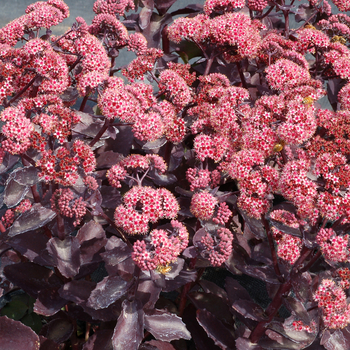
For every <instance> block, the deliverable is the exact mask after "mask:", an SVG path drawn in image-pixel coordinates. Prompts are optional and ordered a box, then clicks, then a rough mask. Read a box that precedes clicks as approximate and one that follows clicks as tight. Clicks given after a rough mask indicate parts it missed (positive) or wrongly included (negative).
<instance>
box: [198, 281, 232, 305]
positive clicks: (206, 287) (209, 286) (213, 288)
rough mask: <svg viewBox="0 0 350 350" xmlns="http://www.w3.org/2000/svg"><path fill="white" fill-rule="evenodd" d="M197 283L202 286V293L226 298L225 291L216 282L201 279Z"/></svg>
mask: <svg viewBox="0 0 350 350" xmlns="http://www.w3.org/2000/svg"><path fill="white" fill-rule="evenodd" d="M199 284H200V286H201V287H202V289H203V291H204V293H211V294H213V295H216V296H217V297H219V298H220V299H222V300H227V293H226V292H225V290H223V289H222V288H220V287H219V286H218V285H217V284H215V283H213V282H210V281H207V280H203V279H202V280H200V281H199Z"/></svg>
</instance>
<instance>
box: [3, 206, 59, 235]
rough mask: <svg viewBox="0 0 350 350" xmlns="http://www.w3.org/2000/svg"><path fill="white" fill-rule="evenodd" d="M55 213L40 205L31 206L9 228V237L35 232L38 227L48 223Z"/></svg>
mask: <svg viewBox="0 0 350 350" xmlns="http://www.w3.org/2000/svg"><path fill="white" fill-rule="evenodd" d="M55 216H56V213H55V212H54V211H53V210H51V209H48V208H45V207H43V206H42V205H41V204H40V203H34V204H33V206H32V207H31V208H30V209H29V210H28V211H26V212H25V213H23V214H22V215H21V216H20V217H19V218H18V219H17V220H16V221H15V222H14V223H13V225H12V226H11V229H10V232H9V236H10V237H13V236H16V235H19V234H21V233H23V232H27V231H32V230H36V229H37V228H39V227H42V226H44V225H46V224H47V223H48V222H50V221H51V220H52V219H53V218H54V217H55Z"/></svg>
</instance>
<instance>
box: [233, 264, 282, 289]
mask: <svg viewBox="0 0 350 350" xmlns="http://www.w3.org/2000/svg"><path fill="white" fill-rule="evenodd" d="M236 268H237V269H238V270H240V271H241V272H243V273H245V274H246V275H248V276H252V277H255V278H258V279H260V280H262V281H265V282H268V283H273V284H280V282H279V281H278V279H277V277H276V274H275V272H274V269H273V266H271V265H270V266H266V265H265V266H254V265H238V264H237V265H236Z"/></svg>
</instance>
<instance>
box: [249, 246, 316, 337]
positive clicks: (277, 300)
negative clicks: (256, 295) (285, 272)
mask: <svg viewBox="0 0 350 350" xmlns="http://www.w3.org/2000/svg"><path fill="white" fill-rule="evenodd" d="M311 253H312V251H311V249H309V248H306V247H304V249H303V250H302V252H301V254H300V256H299V258H298V260H297V261H296V262H295V264H294V266H293V268H292V270H291V272H290V274H289V277H288V280H287V281H286V282H284V283H283V284H281V285H280V287H279V289H278V291H277V293H276V295H275V297H274V299H273V300H272V302H271V304H270V305H269V306H268V307H267V309H266V310H265V314H266V315H267V319H266V320H264V321H261V322H259V324H258V325H257V326H256V327H255V329H254V330H253V332H252V333H251V335H250V341H251V342H252V343H257V341H258V340H259V339H260V338H261V336H262V335H263V333H264V332H265V329H266V326H267V325H268V324H269V323H270V322H271V321H272V319H273V317H274V316H275V315H276V313H277V311H278V310H279V309H280V307H281V305H282V302H283V297H284V296H285V295H287V294H288V293H289V292H290V290H291V288H292V279H293V277H295V276H296V275H297V274H299V273H300V270H299V267H300V266H301V265H302V263H303V262H304V261H305V260H306V259H307V258H308V257H309V256H310V254H311Z"/></svg>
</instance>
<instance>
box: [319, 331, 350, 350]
mask: <svg viewBox="0 0 350 350" xmlns="http://www.w3.org/2000/svg"><path fill="white" fill-rule="evenodd" d="M321 345H323V346H324V347H325V348H326V349H327V350H348V349H349V345H348V344H347V342H346V340H345V337H344V335H343V333H342V332H341V330H340V329H337V330H335V331H329V330H328V329H327V330H326V331H325V332H324V333H323V335H322V338H321Z"/></svg>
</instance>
